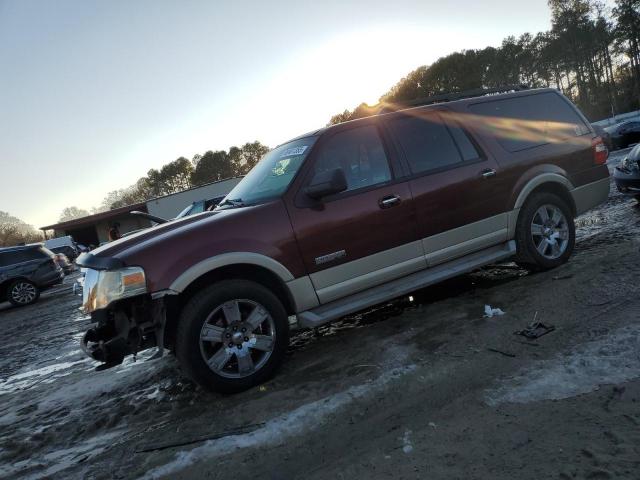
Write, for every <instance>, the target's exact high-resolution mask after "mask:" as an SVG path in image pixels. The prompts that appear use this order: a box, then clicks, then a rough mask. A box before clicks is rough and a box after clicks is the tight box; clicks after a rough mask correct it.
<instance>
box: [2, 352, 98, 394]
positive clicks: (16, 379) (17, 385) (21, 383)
mask: <svg viewBox="0 0 640 480" xmlns="http://www.w3.org/2000/svg"><path fill="white" fill-rule="evenodd" d="M80 363H87V359H82V360H78V361H75V362H60V363H54V364H52V365H47V366H45V367H41V368H36V369H33V370H27V371H26V372H23V373H18V374H16V375H11V376H10V377H9V378H7V379H6V380H0V394H3V393H8V392H14V391H16V390H20V389H22V388H24V387H26V386H29V384H32V383H33V382H34V378H33V377H43V376H47V377H49V378H48V379H46V381H45V383H50V382H52V381H54V380H55V379H56V378H57V377H60V376H64V375H68V374H69V373H71V372H65V373H64V374H58V375H53V374H54V373H56V372H60V371H62V370H67V369H69V368H71V367H73V366H74V365H78V364H80Z"/></svg>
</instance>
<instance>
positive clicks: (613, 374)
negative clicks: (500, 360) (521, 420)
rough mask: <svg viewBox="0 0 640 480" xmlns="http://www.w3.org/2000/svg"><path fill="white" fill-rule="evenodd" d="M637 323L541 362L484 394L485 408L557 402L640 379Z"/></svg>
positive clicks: (639, 345) (639, 333)
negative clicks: (544, 401)
mask: <svg viewBox="0 0 640 480" xmlns="http://www.w3.org/2000/svg"><path fill="white" fill-rule="evenodd" d="M639 351H640V324H638V325H630V326H626V327H624V328H620V329H618V330H615V331H613V332H610V333H609V334H608V335H607V336H605V337H603V338H600V339H598V340H594V341H592V342H588V343H585V344H582V345H579V346H577V347H575V348H573V349H572V350H571V351H570V352H569V353H568V354H565V355H557V356H555V357H554V358H552V359H550V360H542V361H539V362H536V363H534V364H533V365H532V366H531V367H529V368H525V369H523V370H521V371H519V372H518V373H517V374H516V375H515V376H514V377H512V378H510V379H508V380H507V381H505V382H503V383H502V385H500V386H499V387H497V388H495V389H493V390H490V391H488V392H486V393H485V401H486V402H487V404H488V405H491V406H496V405H499V404H501V403H509V402H510V403H529V402H537V401H540V400H560V399H563V398H569V397H574V396H576V395H580V394H583V393H589V392H592V391H594V390H597V389H598V387H599V386H600V385H604V384H619V383H623V382H627V381H629V380H632V379H634V378H637V377H640V356H639V355H638V352H639Z"/></svg>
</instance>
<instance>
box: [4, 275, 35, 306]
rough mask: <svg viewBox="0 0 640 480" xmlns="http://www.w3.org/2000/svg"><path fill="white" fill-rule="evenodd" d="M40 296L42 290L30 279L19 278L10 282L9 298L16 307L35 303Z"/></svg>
mask: <svg viewBox="0 0 640 480" xmlns="http://www.w3.org/2000/svg"><path fill="white" fill-rule="evenodd" d="M38 298H40V290H39V289H38V287H37V286H36V285H35V283H33V282H30V281H29V280H24V279H18V280H14V281H13V282H11V283H10V284H9V288H7V299H8V300H9V302H10V303H11V304H12V305H14V306H16V307H25V306H27V305H31V304H32V303H35V302H36V301H37V300H38Z"/></svg>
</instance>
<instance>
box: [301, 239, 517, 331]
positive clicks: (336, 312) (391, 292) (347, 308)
mask: <svg viewBox="0 0 640 480" xmlns="http://www.w3.org/2000/svg"><path fill="white" fill-rule="evenodd" d="M515 253H516V242H515V241H514V240H511V241H509V242H506V243H503V244H502V245H497V246H495V247H491V248H487V249H485V250H482V251H480V252H476V253H472V254H470V255H465V256H464V257H461V258H458V259H456V260H452V261H450V262H447V263H443V264H441V265H436V266H435V267H431V268H426V269H425V270H421V271H419V272H416V273H412V274H410V275H407V276H406V277H402V278H398V279H397V280H393V281H391V282H388V283H385V284H383V285H379V286H377V287H373V288H370V289H368V290H365V291H363V292H358V293H354V294H353V295H350V296H348V297H346V298H341V299H339V300H335V301H333V302H330V303H327V304H325V305H320V306H319V307H316V308H313V309H311V310H307V311H306V312H301V313H299V314H298V325H299V326H300V327H302V328H313V327H318V326H320V325H324V324H325V323H328V322H331V321H332V320H335V319H337V318H340V317H344V316H345V315H349V314H350V313H354V312H357V311H359V310H363V309H365V308H367V307H371V306H373V305H377V304H379V303H382V302H386V301H388V300H391V299H393V298H396V297H400V296H402V295H406V294H408V293H411V292H414V291H416V290H419V289H420V288H424V287H427V286H429V285H433V284H434V283H439V282H441V281H443V280H447V279H449V278H452V277H456V276H458V275H460V274H463V273H467V272H470V271H472V270H475V269H476V268H479V267H482V266H484V265H488V264H490V263H495V262H499V261H500V260H505V259H507V258H509V257H512V256H513V255H515Z"/></svg>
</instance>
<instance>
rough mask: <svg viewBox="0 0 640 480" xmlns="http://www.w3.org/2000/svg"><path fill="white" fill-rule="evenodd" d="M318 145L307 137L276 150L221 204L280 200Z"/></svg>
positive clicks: (259, 163) (267, 155)
mask: <svg viewBox="0 0 640 480" xmlns="http://www.w3.org/2000/svg"><path fill="white" fill-rule="evenodd" d="M315 141H316V137H305V138H301V139H298V140H294V141H292V142H289V143H285V144H284V145H280V146H279V147H277V148H274V149H273V150H271V151H270V152H269V153H267V154H266V155H265V156H264V157H262V160H260V161H259V162H258V164H257V165H256V166H255V167H253V169H252V170H251V171H250V172H249V173H248V174H247V176H246V177H244V178H243V179H242V181H241V182H240V183H238V185H236V186H235V187H234V188H233V190H231V192H229V194H228V195H227V196H226V198H225V200H224V201H223V202H222V203H225V202H227V203H228V202H229V201H231V200H233V201H236V202H241V203H242V204H245V205H248V204H253V203H259V202H262V201H264V200H269V199H272V198H277V197H279V196H280V195H282V194H283V193H284V192H285V191H286V189H287V187H288V186H289V184H290V183H291V180H293V177H295V175H296V173H297V171H298V169H299V168H300V165H302V162H303V161H304V159H305V158H306V156H307V155H308V154H309V150H310V149H311V146H312V145H313V144H314V142H315ZM227 199H228V200H227Z"/></svg>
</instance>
